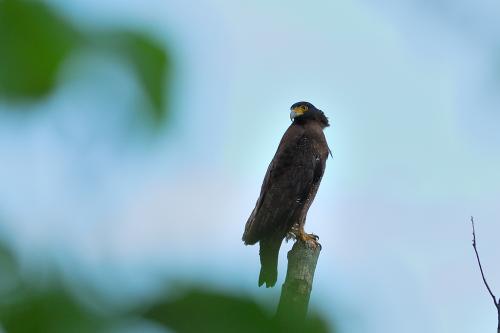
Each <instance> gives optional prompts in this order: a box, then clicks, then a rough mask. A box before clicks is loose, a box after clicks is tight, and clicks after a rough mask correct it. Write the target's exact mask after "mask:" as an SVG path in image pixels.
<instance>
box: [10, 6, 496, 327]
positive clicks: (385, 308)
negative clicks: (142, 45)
mask: <svg viewBox="0 0 500 333" xmlns="http://www.w3.org/2000/svg"><path fill="white" fill-rule="evenodd" d="M51 3H54V4H55V5H56V6H57V8H58V9H60V10H61V11H63V12H64V13H66V14H67V15H70V16H71V17H72V18H73V19H74V20H76V21H77V22H79V23H80V24H81V25H82V26H85V27H87V28H97V27H105V26H108V27H109V26H111V27H114V26H123V25H131V26H134V27H141V28H144V29H145V30H146V31H150V32H152V33H153V34H154V35H155V36H156V37H157V38H159V39H160V40H162V41H164V42H165V43H166V45H169V47H170V49H171V51H172V54H173V57H174V62H175V64H176V67H175V76H174V90H173V93H172V95H173V96H174V97H173V100H172V101H171V105H172V107H173V110H174V113H173V119H172V123H171V124H170V126H169V127H167V130H166V131H165V134H164V135H163V136H161V138H160V139H159V140H158V142H157V143H155V144H149V145H147V148H144V145H142V144H141V140H140V138H139V139H134V138H132V139H130V138H129V137H128V136H129V135H130V134H129V133H128V132H126V131H124V130H123V127H124V124H128V123H129V122H130V121H132V120H133V119H132V120H131V118H130V113H131V110H132V108H133V107H134V105H135V104H134V98H135V97H136V96H140V95H141V94H142V93H141V92H140V89H139V87H138V86H137V83H136V82H135V81H134V80H133V77H132V74H131V73H130V72H128V71H127V69H126V67H125V66H123V64H121V63H119V62H118V61H117V59H114V58H113V57H111V56H109V55H103V54H84V53H82V54H79V55H75V57H74V58H73V60H72V62H70V63H69V64H68V65H67V66H66V67H67V69H66V71H65V72H64V74H63V75H62V76H61V82H62V83H63V84H62V85H61V87H60V88H59V89H58V90H57V91H56V93H55V94H54V95H53V96H51V97H50V98H48V99H47V100H45V101H43V102H42V103H40V104H39V105H34V106H22V108H34V109H37V110H38V111H39V112H38V113H34V114H33V116H31V117H26V118H24V117H20V116H18V115H16V114H13V113H8V112H1V113H0V117H1V121H0V154H1V155H2V159H3V160H4V161H3V162H2V167H0V183H1V184H2V187H1V189H0V214H2V215H1V216H2V218H3V219H4V220H3V222H2V223H3V224H2V225H1V229H0V230H3V234H4V235H5V237H6V238H7V239H8V240H9V241H10V243H11V244H12V246H14V247H15V248H16V249H17V253H18V255H19V256H20V257H21V258H22V260H23V262H24V263H25V265H26V267H32V266H33V263H35V264H38V268H39V269H43V267H45V266H46V265H47V266H50V265H51V263H55V264H56V265H58V266H59V267H60V268H61V269H62V270H63V271H64V272H65V274H67V275H68V276H69V277H72V278H73V279H78V280H83V281H85V283H89V284H91V285H94V286H96V288H98V289H101V290H102V291H103V292H104V293H105V294H107V295H109V296H110V297H116V298H117V299H118V298H119V297H121V296H123V295H122V294H123V291H124V290H127V292H126V294H125V296H130V297H131V298H134V297H139V298H140V297H142V295H145V294H148V293H149V292H151V291H153V290H155V288H156V287H157V286H158V284H159V283H160V282H161V281H163V280H162V279H163V278H167V279H174V280H179V279H188V280H189V279H191V280H194V281H201V280H203V281H207V282H208V283H210V284H211V285H214V286H216V287H217V288H226V289H228V290H233V291H241V290H243V291H244V292H246V293H251V294H253V295H255V297H258V298H261V299H271V300H274V301H276V300H277V297H278V296H279V288H274V289H273V290H269V289H267V290H265V289H258V288H257V275H258V269H259V267H258V265H259V262H258V248H257V247H245V246H243V244H242V242H241V233H242V231H243V226H244V223H245V221H246V219H247V217H248V215H249V214H250V212H251V210H252V208H253V205H254V203H255V200H256V199H257V196H258V192H259V188H260V185H261V181H262V178H263V176H264V173H265V170H266V168H267V164H268V163H269V161H270V160H271V158H272V156H273V153H274V151H275V149H276V147H277V144H278V142H279V139H280V137H281V135H282V133H283V132H284V131H285V129H286V127H287V126H288V125H289V119H288V108H289V106H290V105H291V104H292V103H293V102H296V101H298V100H308V101H311V102H312V103H314V104H315V105H316V106H317V107H319V108H320V109H322V110H323V111H325V113H326V114H327V115H328V116H329V117H330V120H331V123H332V126H331V127H330V128H328V129H327V130H326V136H327V139H328V141H329V143H330V145H331V147H332V150H333V154H334V158H333V159H332V160H329V161H328V164H327V170H326V174H325V177H324V180H323V184H322V186H321V189H320V191H319V193H318V196H317V199H316V201H315V203H314V205H313V206H312V208H311V211H310V213H309V217H308V223H307V225H306V229H308V230H310V231H313V232H314V233H316V234H318V235H320V238H321V239H320V241H321V242H322V244H323V251H322V254H321V257H320V261H319V263H318V268H317V271H316V279H315V285H314V289H313V294H312V300H311V301H312V304H313V305H314V306H316V307H318V308H319V309H320V310H321V311H322V312H323V313H324V314H325V315H326V316H327V317H328V318H330V319H332V320H335V321H336V323H338V325H339V327H340V328H341V329H343V330H341V332H349V333H357V332H366V331H367V330H370V332H384V333H392V332H394V333H400V332H405V333H412V332H429V333H434V332H436V333H438V332H439V333H441V332H460V333H462V332H463V333H466V332H485V331H487V330H492V328H494V325H495V324H496V316H495V312H494V308H493V306H492V304H490V302H491V300H490V298H489V297H488V295H487V294H486V292H485V290H484V287H483V285H482V284H481V281H480V275H479V272H478V270H477V267H476V263H475V262H474V257H473V252H472V247H471V246H470V244H471V234H470V225H469V224H468V218H469V216H470V215H471V214H474V215H475V216H476V219H477V232H478V237H479V247H480V251H481V255H482V257H483V260H484V264H485V266H486V271H487V274H488V277H489V280H490V281H491V284H492V286H493V287H494V288H496V290H497V293H498V294H500V265H498V264H497V262H498V261H497V260H496V259H497V258H498V251H499V250H498V247H497V246H496V243H497V240H498V235H499V234H500V224H499V221H500V208H499V207H498V202H499V199H500V178H499V177H498V170H500V155H499V154H498V152H499V151H500V134H499V133H500V128H499V127H500V112H499V111H500V95H499V93H498V91H499V89H498V88H499V86H500V72H499V68H500V67H499V64H500V53H498V50H499V49H498V42H497V40H498V38H497V36H498V35H499V33H500V23H498V22H499V21H498V20H497V18H498V15H499V14H500V13H499V12H500V5H498V3H497V2H494V1H479V2H478V1H460V2H455V1H439V2H424V1H422V2H419V3H417V2H412V1H401V2H398V4H397V5H396V4H390V3H388V2H385V1H375V2H368V1H349V2H347V1H346V2H340V1H335V2H334V1H328V2H326V1H325V2H321V1H317V2H308V3H306V2H300V1H294V2H278V1H271V2H269V1H254V2H251V3H246V4H242V3H237V2H233V1H207V0H204V1H197V2H196V3H195V2H186V1H159V0H158V1H146V2H145V1H127V2H123V1H106V2H103V1H83V0H82V1H67V0H65V1H61V0H59V1H58V0H53V1H51ZM11 107H12V106H10V105H5V104H0V110H1V109H3V108H11ZM289 247H290V244H287V245H285V246H283V248H282V252H281V257H280V270H279V281H278V285H279V284H281V282H282V281H283V278H284V273H285V268H286V256H285V253H286V250H287V249H288V248H289ZM214 258H217V259H216V260H214ZM497 281H498V283H496V282H497ZM119 295H120V296H119Z"/></svg>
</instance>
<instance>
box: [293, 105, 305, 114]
mask: <svg viewBox="0 0 500 333" xmlns="http://www.w3.org/2000/svg"><path fill="white" fill-rule="evenodd" d="M308 109H309V108H308V107H307V106H306V105H299V106H296V107H294V108H293V110H292V111H293V112H294V113H295V114H296V115H297V116H300V115H303V114H304V112H306V111H307V110H308Z"/></svg>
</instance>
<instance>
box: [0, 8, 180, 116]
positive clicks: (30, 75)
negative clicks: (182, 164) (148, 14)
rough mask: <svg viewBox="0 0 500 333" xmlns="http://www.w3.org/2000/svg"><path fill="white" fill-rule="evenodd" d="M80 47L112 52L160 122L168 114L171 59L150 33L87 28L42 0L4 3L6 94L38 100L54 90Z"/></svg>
mask: <svg viewBox="0 0 500 333" xmlns="http://www.w3.org/2000/svg"><path fill="white" fill-rule="evenodd" d="M78 49H90V50H92V49H94V50H105V51H112V52H113V53H114V54H115V55H116V56H117V57H120V58H122V59H124V60H125V63H127V64H128V65H129V66H130V68H131V69H132V72H133V73H135V75H136V78H137V80H138V82H139V83H140V85H141V86H142V88H143V90H144V92H145V95H146V97H147V99H148V100H149V104H150V105H149V106H147V107H143V108H141V109H142V110H141V112H143V111H144V110H147V111H148V114H149V116H150V117H151V118H152V119H153V120H154V121H155V123H156V124H158V123H160V122H161V121H162V120H163V119H164V118H165V116H166V114H167V108H166V103H165V94H166V93H167V89H168V87H167V85H168V82H169V80H170V72H171V63H170V58H169V56H168V54H167V52H166V50H165V48H164V47H163V46H161V45H160V44H159V43H157V42H156V41H155V40H153V39H152V38H151V37H149V36H148V35H145V34H143V33H139V32H136V31H129V30H114V31H99V32H87V31H83V30H81V29H78V28H77V27H76V26H74V25H73V24H71V22H69V21H68V20H66V19H64V18H63V17H61V16H60V15H58V14H57V13H55V12H54V11H53V10H51V9H50V8H49V7H48V6H47V5H45V4H44V3H42V2H40V1H28V0H2V1H0V98H3V99H6V100H9V101H14V102H15V101H20V100H25V99H32V100H38V99H40V98H43V97H45V96H47V95H48V94H50V93H51V92H52V91H53V90H54V88H55V86H56V84H57V77H58V74H59V71H60V69H61V66H62V64H63V63H64V62H65V61H66V60H67V58H68V57H69V56H71V54H72V52H74V51H76V50H78Z"/></svg>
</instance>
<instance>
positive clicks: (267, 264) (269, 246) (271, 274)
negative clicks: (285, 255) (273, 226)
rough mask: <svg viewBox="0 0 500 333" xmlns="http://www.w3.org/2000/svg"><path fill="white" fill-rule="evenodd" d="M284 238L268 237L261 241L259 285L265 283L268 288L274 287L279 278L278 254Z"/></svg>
mask: <svg viewBox="0 0 500 333" xmlns="http://www.w3.org/2000/svg"><path fill="white" fill-rule="evenodd" d="M282 241H283V239H282V238H268V239H262V240H261V241H260V251H259V254H260V275H259V287H260V286H262V285H263V284H264V283H265V284H266V288H269V287H273V286H274V285H275V284H276V280H277V279H278V254H279V251H280V247H281V242H282Z"/></svg>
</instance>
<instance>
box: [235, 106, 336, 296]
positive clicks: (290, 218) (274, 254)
mask: <svg viewBox="0 0 500 333" xmlns="http://www.w3.org/2000/svg"><path fill="white" fill-rule="evenodd" d="M290 109H291V112H290V119H291V120H292V121H293V122H292V124H291V125H290V127H288V129H287V130H286V132H285V134H284V135H283V138H282V139H281V142H280V144H279V146H278V150H277V151H276V154H275V155H274V158H273V160H272V161H271V163H270V164H269V167H268V169H267V172H266V175H265V177H264V182H263V183H262V188H261V191H260V196H259V199H258V200H257V203H256V205H255V208H254V210H253V211H252V214H251V215H250V217H249V218H248V221H247V223H246V225H245V232H244V233H243V241H244V242H245V245H250V244H255V243H257V242H259V243H260V252H259V253H260V263H261V270H260V275H259V286H261V285H263V284H264V283H265V284H266V287H272V286H274V285H275V284H276V279H277V276H278V267H277V266H278V253H279V249H280V247H281V243H282V241H283V239H284V238H285V237H292V238H295V239H297V240H300V241H304V242H306V243H307V244H309V245H310V246H319V243H318V242H317V240H318V237H317V236H316V235H314V234H307V233H306V232H305V231H304V224H305V221H306V215H307V211H308V210H309V207H310V206H311V204H312V202H313V200H314V197H315V195H316V192H317V191H318V188H319V184H320V182H321V178H322V177H323V172H324V171H325V164H326V159H327V158H328V154H329V153H330V149H329V148H328V144H327V142H326V139H325V135H324V134H323V129H324V128H325V127H328V126H329V123H328V119H327V118H326V116H325V114H324V113H323V111H321V110H318V109H317V108H316V107H314V105H312V104H311V103H308V102H298V103H295V104H293V105H292V107H291V108H290Z"/></svg>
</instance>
